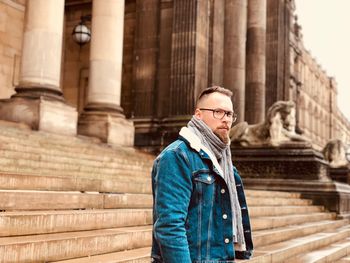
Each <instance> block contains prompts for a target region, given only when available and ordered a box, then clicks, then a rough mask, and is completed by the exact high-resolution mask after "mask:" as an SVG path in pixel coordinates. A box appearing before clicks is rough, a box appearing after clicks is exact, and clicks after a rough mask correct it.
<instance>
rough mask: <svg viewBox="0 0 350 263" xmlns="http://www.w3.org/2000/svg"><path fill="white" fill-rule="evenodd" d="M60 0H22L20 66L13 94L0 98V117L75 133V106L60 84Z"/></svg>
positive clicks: (32, 126)
mask: <svg viewBox="0 0 350 263" xmlns="http://www.w3.org/2000/svg"><path fill="white" fill-rule="evenodd" d="M63 16H64V0H30V1H27V4H26V14H25V22H24V23H25V24H24V37H23V43H22V57H21V70H20V75H19V84H18V86H17V87H16V88H15V90H16V94H14V95H13V96H12V98H11V99H9V100H1V101H0V118H1V119H5V120H8V121H14V122H22V123H26V124H27V125H29V126H30V127H31V128H33V129H38V130H45V131H50V132H56V133H64V134H76V126H77V112H76V109H74V108H72V107H70V106H68V105H66V104H65V103H64V99H63V96H62V91H61V87H60V78H61V57H62V38H63Z"/></svg>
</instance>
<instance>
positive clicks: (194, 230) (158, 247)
mask: <svg viewBox="0 0 350 263" xmlns="http://www.w3.org/2000/svg"><path fill="white" fill-rule="evenodd" d="M185 137H186V136H185ZM191 140H192V138H184V137H182V136H181V133H180V137H179V139H178V140H177V141H175V142H173V143H172V144H170V145H169V146H168V147H167V148H166V149H165V150H164V151H163V152H162V153H161V154H160V155H159V156H158V157H157V158H156V160H155V162H154V165H153V170H152V190H153V199H154V204H153V244H152V255H151V256H152V261H153V262H166V263H190V262H203V263H204V262H206V263H207V262H208V263H209V262H233V261H234V259H235V258H241V259H249V258H250V257H251V255H252V251H253V243H252V236H251V227H250V221H249V215H248V208H247V204H246V200H245V195H244V190H243V184H242V181H241V178H240V176H239V174H238V172H237V170H236V168H234V176H235V181H236V188H237V193H238V199H239V203H240V205H241V211H242V221H243V222H242V223H243V228H244V236H245V242H246V251H235V248H234V243H233V242H232V233H233V232H232V212H231V205H230V197H229V192H228V187H227V184H226V183H225V181H224V179H223V178H222V177H221V175H220V174H219V171H218V169H216V167H215V165H214V162H213V158H210V153H209V154H208V150H207V151H205V149H206V148H205V147H204V146H198V145H196V144H195V143H192V142H191Z"/></svg>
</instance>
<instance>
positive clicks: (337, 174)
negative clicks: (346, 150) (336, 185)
mask: <svg viewBox="0 0 350 263" xmlns="http://www.w3.org/2000/svg"><path fill="white" fill-rule="evenodd" d="M329 176H330V177H331V178H332V180H334V181H338V182H341V183H345V184H350V166H342V167H338V168H333V167H330V168H329Z"/></svg>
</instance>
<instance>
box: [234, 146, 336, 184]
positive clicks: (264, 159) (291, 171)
mask: <svg viewBox="0 0 350 263" xmlns="http://www.w3.org/2000/svg"><path fill="white" fill-rule="evenodd" d="M231 151H232V160H233V164H234V165H235V166H236V167H237V169H238V171H239V173H240V175H241V176H242V177H244V178H257V179H262V178H270V179H300V180H322V181H330V178H329V176H328V166H327V163H326V162H325V161H324V160H323V157H322V154H321V153H319V152H317V151H315V150H313V149H312V148H311V147H310V146H309V145H308V144H303V143H300V144H296V143H295V144H294V143H293V144H284V145H281V146H280V147H277V148H274V147H270V146H256V147H247V148H245V147H238V146H232V148H231Z"/></svg>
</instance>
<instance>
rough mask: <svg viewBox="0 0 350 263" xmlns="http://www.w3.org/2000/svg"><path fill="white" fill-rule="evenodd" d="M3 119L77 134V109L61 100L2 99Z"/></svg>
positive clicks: (45, 129) (53, 130)
mask: <svg viewBox="0 0 350 263" xmlns="http://www.w3.org/2000/svg"><path fill="white" fill-rule="evenodd" d="M0 116H1V119H2V120H6V121H13V122H19V123H25V124H27V125H29V126H30V127H31V128H32V129H34V130H42V131H48V132H53V133H59V134H65V135H76V133H77V121H78V113H77V111H76V110H75V109H74V108H73V107H71V106H68V105H67V104H65V103H63V102H60V101H52V100H47V99H44V98H38V99H29V98H28V99H27V98H12V99H7V100H1V101H0Z"/></svg>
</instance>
